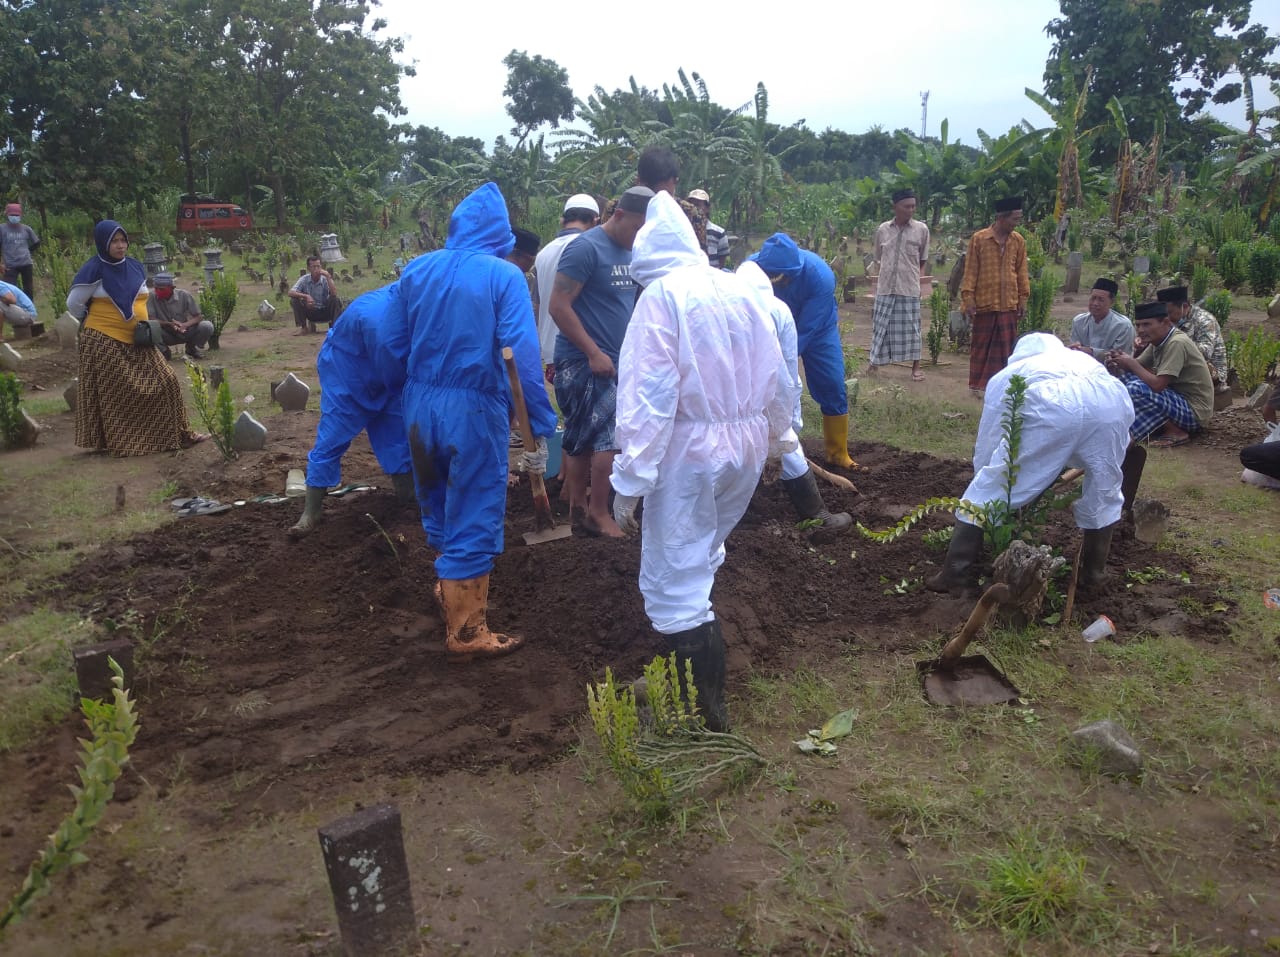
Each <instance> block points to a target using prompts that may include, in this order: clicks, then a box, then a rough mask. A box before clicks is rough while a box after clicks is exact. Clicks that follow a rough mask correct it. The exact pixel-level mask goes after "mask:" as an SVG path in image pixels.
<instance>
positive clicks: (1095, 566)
mask: <svg viewBox="0 0 1280 957" xmlns="http://www.w3.org/2000/svg"><path fill="white" fill-rule="evenodd" d="M1115 530H1116V527H1115V525H1108V526H1107V527H1106V528H1086V529H1085V530H1084V544H1083V545H1082V546H1081V549H1080V582H1079V585H1080V588H1081V589H1082V590H1084V591H1093V590H1095V589H1097V588H1100V587H1101V586H1102V585H1103V583H1105V582H1106V577H1107V576H1106V572H1107V556H1108V555H1109V554H1111V536H1112V535H1113V534H1114V533H1115Z"/></svg>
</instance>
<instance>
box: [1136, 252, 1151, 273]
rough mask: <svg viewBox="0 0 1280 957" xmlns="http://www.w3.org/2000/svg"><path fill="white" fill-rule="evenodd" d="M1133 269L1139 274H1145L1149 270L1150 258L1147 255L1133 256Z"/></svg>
mask: <svg viewBox="0 0 1280 957" xmlns="http://www.w3.org/2000/svg"><path fill="white" fill-rule="evenodd" d="M1133 271H1134V272H1136V273H1137V274H1138V275H1139V276H1145V275H1146V274H1147V273H1149V272H1151V258H1150V257H1149V256H1134V257H1133Z"/></svg>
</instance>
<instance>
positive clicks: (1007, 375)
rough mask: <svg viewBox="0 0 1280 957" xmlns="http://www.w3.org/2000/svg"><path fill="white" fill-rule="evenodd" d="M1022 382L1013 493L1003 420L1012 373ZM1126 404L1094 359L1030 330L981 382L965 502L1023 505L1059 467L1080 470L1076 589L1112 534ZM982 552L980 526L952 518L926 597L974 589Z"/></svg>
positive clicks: (1096, 573) (1090, 578)
mask: <svg viewBox="0 0 1280 957" xmlns="http://www.w3.org/2000/svg"><path fill="white" fill-rule="evenodd" d="M1015 375H1016V376H1021V377H1022V378H1023V379H1025V380H1026V383H1027V391H1026V398H1025V399H1024V401H1023V405H1022V439H1021V447H1020V448H1019V450H1018V458H1017V466H1018V474H1017V478H1016V481H1015V482H1014V485H1013V490H1012V495H1009V489H1008V488H1007V476H1008V468H1009V446H1008V443H1007V442H1006V441H1005V437H1004V431H1003V428H1002V419H1003V418H1004V416H1005V413H1006V411H1007V408H1008V398H1007V396H1006V395H1005V392H1006V390H1007V389H1008V387H1009V380H1010V379H1011V378H1012V377H1013V376H1015ZM1133 419H1134V411H1133V402H1132V401H1131V400H1130V399H1129V392H1128V390H1127V389H1126V388H1125V386H1124V384H1123V383H1122V382H1120V380H1119V379H1116V378H1114V377H1113V376H1112V375H1111V374H1110V373H1109V372H1107V370H1106V368H1105V367H1104V366H1103V365H1102V364H1101V363H1100V362H1098V361H1097V360H1096V359H1094V358H1093V357H1092V356H1090V355H1088V354H1087V353H1083V352H1075V351H1072V350H1071V349H1068V348H1067V347H1066V346H1064V345H1063V344H1062V341H1061V340H1060V339H1058V337H1057V336H1054V335H1050V334H1048V333H1043V332H1031V333H1027V334H1026V335H1024V336H1023V337H1022V338H1021V339H1019V340H1018V343H1017V345H1016V346H1015V348H1014V350H1013V354H1012V355H1011V356H1010V357H1009V363H1008V365H1006V366H1005V367H1004V368H1003V369H1002V370H1001V371H1000V372H998V373H996V374H995V375H994V376H992V377H991V380H990V381H989V382H988V383H987V389H986V394H985V398H984V405H983V408H982V418H981V420H980V421H979V423H978V438H977V441H976V443H975V445H974V450H973V473H974V474H973V481H971V482H970V483H969V487H968V488H967V489H965V492H964V496H963V497H964V498H965V499H967V500H968V501H970V502H973V503H975V504H978V505H983V504H986V503H988V502H994V501H1003V500H1004V499H1005V498H1006V496H1007V495H1009V504H1010V505H1011V506H1012V507H1013V508H1021V507H1022V506H1024V505H1028V504H1030V503H1032V502H1034V501H1035V500H1036V498H1037V497H1039V496H1040V494H1041V493H1043V492H1044V491H1045V489H1047V488H1048V487H1049V486H1050V485H1052V484H1053V482H1054V481H1055V480H1057V478H1058V476H1059V475H1061V474H1062V470H1063V469H1065V468H1068V467H1070V468H1082V469H1084V488H1083V491H1082V494H1081V496H1080V498H1079V499H1078V500H1077V501H1076V503H1075V506H1074V508H1075V518H1076V524H1077V525H1078V526H1079V527H1080V528H1082V529H1084V546H1083V549H1082V553H1081V558H1080V579H1079V581H1080V585H1081V587H1084V588H1090V587H1095V586H1097V585H1098V584H1100V583H1101V582H1102V576H1103V570H1104V569H1105V567H1106V563H1107V555H1108V553H1109V552H1110V550H1111V537H1112V534H1113V532H1114V531H1115V526H1116V524H1117V523H1118V522H1119V521H1120V512H1121V508H1122V505H1123V503H1124V494H1123V492H1122V468H1121V464H1122V463H1123V462H1124V459H1125V450H1126V448H1127V447H1128V445H1129V426H1130V425H1131V424H1132V423H1133ZM981 548H982V528H981V527H980V526H978V525H976V524H974V523H973V521H972V519H970V518H968V517H966V516H963V515H960V514H957V515H956V525H955V532H954V534H953V535H952V537H951V545H950V547H948V549H947V558H946V562H945V563H944V564H943V567H942V569H941V570H940V571H939V572H938V573H937V574H935V575H933V576H931V577H930V578H928V579H927V580H926V584H927V585H928V586H929V588H931V589H933V590H934V591H950V590H953V589H960V588H966V587H969V586H971V585H973V584H974V582H975V580H976V575H975V572H974V566H975V565H976V563H977V561H978V553H979V551H980V550H981Z"/></svg>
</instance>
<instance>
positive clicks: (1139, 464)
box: [1120, 443, 1147, 518]
mask: <svg viewBox="0 0 1280 957" xmlns="http://www.w3.org/2000/svg"><path fill="white" fill-rule="evenodd" d="M1146 464H1147V450H1146V448H1145V446H1141V445H1138V444H1137V443H1134V444H1133V445H1131V446H1129V449H1128V451H1126V452H1125V453H1124V461H1123V462H1122V463H1121V464H1120V475H1121V478H1120V494H1121V495H1123V496H1124V505H1123V507H1122V509H1121V511H1122V513H1123V514H1124V515H1128V516H1129V517H1130V518H1132V517H1133V500H1134V497H1135V496H1137V494H1138V483H1139V482H1141V481H1142V469H1143V467H1144V466H1145V465H1146Z"/></svg>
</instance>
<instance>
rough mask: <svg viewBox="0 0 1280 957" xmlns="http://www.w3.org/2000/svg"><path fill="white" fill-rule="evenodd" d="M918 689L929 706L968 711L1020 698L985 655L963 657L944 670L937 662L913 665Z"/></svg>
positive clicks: (937, 660)
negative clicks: (918, 675)
mask: <svg viewBox="0 0 1280 957" xmlns="http://www.w3.org/2000/svg"><path fill="white" fill-rule="evenodd" d="M916 671H917V672H919V674H920V685H921V687H922V688H923V690H924V696H925V698H926V699H928V701H929V703H930V704H937V705H943V706H949V707H956V706H959V707H971V706H974V705H984V704H1009V703H1011V702H1014V701H1017V700H1018V698H1020V697H1021V696H1022V692H1020V691H1019V690H1018V689H1017V688H1016V687H1014V684H1013V682H1012V681H1010V680H1009V679H1008V678H1006V677H1005V676H1004V675H1003V674H1002V673H1001V672H1000V669H999V668H997V667H996V666H995V665H993V664H992V663H991V662H990V661H988V660H987V658H986V656H985V655H965V656H964V657H962V658H957V659H955V661H954V663H952V664H951V665H950V667H948V665H947V664H946V663H944V662H943V661H942V659H940V658H935V659H933V660H931V661H917V662H916Z"/></svg>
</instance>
